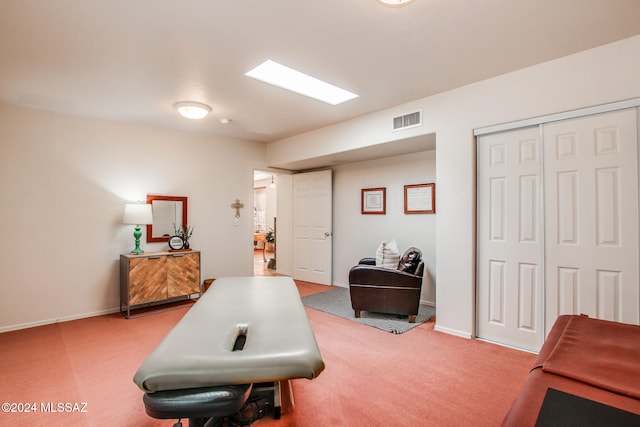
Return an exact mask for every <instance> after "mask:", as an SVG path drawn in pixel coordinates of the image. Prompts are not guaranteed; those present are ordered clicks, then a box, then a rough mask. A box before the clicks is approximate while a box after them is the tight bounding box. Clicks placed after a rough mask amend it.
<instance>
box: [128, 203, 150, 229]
mask: <svg viewBox="0 0 640 427" xmlns="http://www.w3.org/2000/svg"><path fill="white" fill-rule="evenodd" d="M122 222H123V224H135V225H142V224H153V211H152V210H151V205H150V204H143V203H129V204H126V205H124V219H123V221H122Z"/></svg>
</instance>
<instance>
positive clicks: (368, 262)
mask: <svg viewBox="0 0 640 427" xmlns="http://www.w3.org/2000/svg"><path fill="white" fill-rule="evenodd" d="M358 265H376V259H375V258H362V259H361V260H360V261H358Z"/></svg>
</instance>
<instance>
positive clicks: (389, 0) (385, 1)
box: [378, 0, 413, 6]
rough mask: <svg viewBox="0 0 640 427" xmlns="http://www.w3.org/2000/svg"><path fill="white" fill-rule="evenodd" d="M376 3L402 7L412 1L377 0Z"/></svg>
mask: <svg viewBox="0 0 640 427" xmlns="http://www.w3.org/2000/svg"><path fill="white" fill-rule="evenodd" d="M378 1H379V2H380V3H382V4H385V5H387V6H404V5H406V4H407V3H411V2H412V1H413V0H378Z"/></svg>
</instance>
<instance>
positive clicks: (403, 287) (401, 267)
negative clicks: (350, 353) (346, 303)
mask: <svg viewBox="0 0 640 427" xmlns="http://www.w3.org/2000/svg"><path fill="white" fill-rule="evenodd" d="M423 275H424V262H423V261H422V252H421V251H420V249H417V248H409V249H407V250H406V251H405V253H404V254H403V255H402V257H401V258H400V263H399V264H398V269H396V270H394V269H391V268H383V267H376V260H375V258H363V259H361V260H360V262H359V263H358V265H356V266H355V267H353V268H351V270H350V271H349V292H350V295H351V307H352V308H353V310H354V312H355V316H356V317H360V314H361V311H362V310H365V311H370V312H376V313H391V314H403V315H408V316H409V323H415V321H416V316H417V315H418V308H419V307H420V291H421V290H422V276H423Z"/></svg>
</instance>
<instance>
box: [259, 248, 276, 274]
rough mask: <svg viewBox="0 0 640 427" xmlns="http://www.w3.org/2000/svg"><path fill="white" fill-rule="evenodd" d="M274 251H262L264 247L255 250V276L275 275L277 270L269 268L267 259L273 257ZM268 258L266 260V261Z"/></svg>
mask: <svg viewBox="0 0 640 427" xmlns="http://www.w3.org/2000/svg"><path fill="white" fill-rule="evenodd" d="M273 255H274V254H273V252H265V253H264V255H263V253H262V249H254V250H253V275H254V276H275V275H276V270H273V269H270V268H267V261H269V259H270V258H273ZM265 259H266V261H265Z"/></svg>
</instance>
